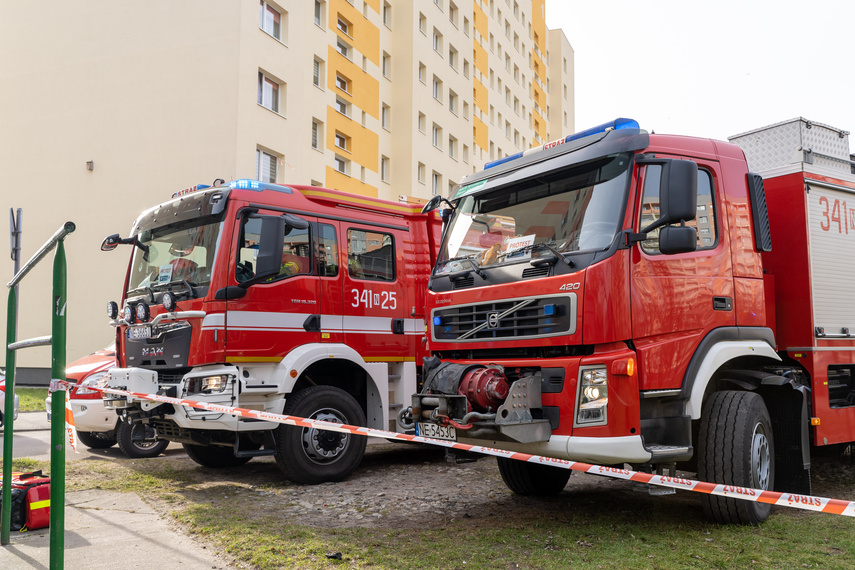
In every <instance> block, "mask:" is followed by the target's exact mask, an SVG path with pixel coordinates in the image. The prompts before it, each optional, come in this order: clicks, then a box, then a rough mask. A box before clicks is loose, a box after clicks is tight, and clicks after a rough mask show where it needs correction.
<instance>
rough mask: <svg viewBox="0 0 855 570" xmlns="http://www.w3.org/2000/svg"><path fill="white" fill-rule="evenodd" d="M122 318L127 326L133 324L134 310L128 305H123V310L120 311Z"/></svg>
mask: <svg viewBox="0 0 855 570" xmlns="http://www.w3.org/2000/svg"><path fill="white" fill-rule="evenodd" d="M122 316H123V317H124V319H125V322H126V323H128V324H129V325H132V324H134V320H135V318H136V314H134V310H133V309H132V308H131V306H130V305H125V309H124V310H123V311H122Z"/></svg>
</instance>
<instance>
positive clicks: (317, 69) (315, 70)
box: [312, 58, 324, 89]
mask: <svg viewBox="0 0 855 570" xmlns="http://www.w3.org/2000/svg"><path fill="white" fill-rule="evenodd" d="M323 76H324V62H323V61H321V60H319V59H317V58H315V61H314V63H313V64H312V85H314V86H315V87H320V88H321V89H323V88H324V86H323V83H322V82H321V78H322V77H323Z"/></svg>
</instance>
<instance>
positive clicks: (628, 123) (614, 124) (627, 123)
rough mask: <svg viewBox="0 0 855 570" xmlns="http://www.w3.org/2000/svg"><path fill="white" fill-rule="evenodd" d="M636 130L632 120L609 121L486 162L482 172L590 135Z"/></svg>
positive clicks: (636, 122) (635, 122)
mask: <svg viewBox="0 0 855 570" xmlns="http://www.w3.org/2000/svg"><path fill="white" fill-rule="evenodd" d="M637 128H639V126H638V121H635V120H633V119H623V118H620V119H615V120H614V121H609V122H608V123H603V124H602V125H597V126H596V127H591V128H590V129H587V130H584V131H580V132H578V133H573V134H572V135H567V136H566V137H565V138H563V139H558V140H555V141H552V142H548V143H546V144H544V145H541V146H536V147H534V148H530V149H528V150H524V151H522V152H518V153H516V154H513V155H511V156H506V157H505V158H501V159H499V160H494V161H493V162H488V163H487V164H485V165H484V170H487V169H488V168H493V167H494V166H499V165H500V164H504V163H506V162H510V161H512V160H516V159H517V158H522V157H523V156H528V155H530V154H533V153H535V152H540V151H542V150H546V149H548V148H552V147H555V146H558V145H562V144H564V143H568V142H570V141H575V140H578V139H582V138H585V137H589V136H591V135H597V134H600V133H604V132H606V131H609V130H612V131H617V130H620V129H637Z"/></svg>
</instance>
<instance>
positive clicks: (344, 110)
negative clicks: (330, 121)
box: [335, 97, 350, 117]
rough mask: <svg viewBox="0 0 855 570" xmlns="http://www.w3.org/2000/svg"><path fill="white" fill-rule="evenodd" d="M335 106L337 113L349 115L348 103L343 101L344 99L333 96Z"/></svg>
mask: <svg viewBox="0 0 855 570" xmlns="http://www.w3.org/2000/svg"><path fill="white" fill-rule="evenodd" d="M335 108H336V111H338V112H339V113H341V114H342V115H344V116H345V117H349V116H350V105H348V103H347V101H344V100H342V99H339V98H338V97H336V98H335Z"/></svg>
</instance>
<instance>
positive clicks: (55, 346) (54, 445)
mask: <svg viewBox="0 0 855 570" xmlns="http://www.w3.org/2000/svg"><path fill="white" fill-rule="evenodd" d="M63 237H64V236H63ZM66 303H67V299H66V263H65V245H64V243H63V240H62V239H60V240H59V241H58V242H57V246H56V256H55V257H54V260H53V316H52V319H51V338H52V342H51V381H52V382H53V381H54V380H65V333H66ZM59 387H60V385H55V386H54V388H59ZM51 410H52V413H51V415H52V416H53V418H52V419H53V421H52V422H51V426H50V444H51V450H50V469H51V474H50V498H51V501H50V502H51V509H50V568H51V570H62V568H63V565H64V562H65V439H66V438H65V387H64V386H63V387H62V388H60V389H55V390H54V391H53V392H52V393H51Z"/></svg>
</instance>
